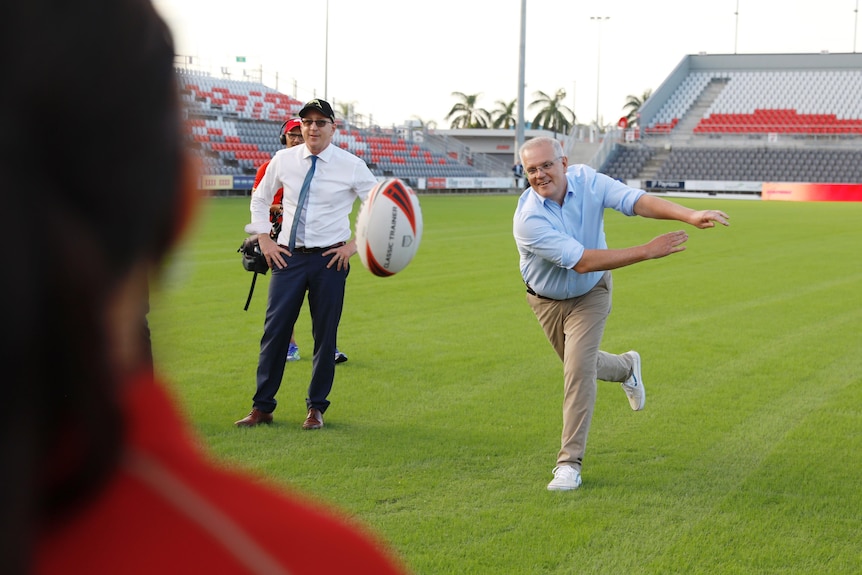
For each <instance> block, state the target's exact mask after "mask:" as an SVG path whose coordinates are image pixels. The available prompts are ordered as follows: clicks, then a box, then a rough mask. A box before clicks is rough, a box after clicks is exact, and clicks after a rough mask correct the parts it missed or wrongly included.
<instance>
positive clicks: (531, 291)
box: [527, 286, 554, 299]
mask: <svg viewBox="0 0 862 575" xmlns="http://www.w3.org/2000/svg"><path fill="white" fill-rule="evenodd" d="M527 293H528V294H530V295H534V296H536V297H537V298H539V299H554V298H550V297H545V296H543V295H539V294H537V293H536V292H535V291H533V288H531V287H530V286H527Z"/></svg>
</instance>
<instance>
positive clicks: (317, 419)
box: [302, 407, 323, 429]
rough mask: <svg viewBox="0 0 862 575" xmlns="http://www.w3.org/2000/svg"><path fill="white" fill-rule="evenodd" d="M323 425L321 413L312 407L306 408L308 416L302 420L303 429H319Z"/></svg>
mask: <svg viewBox="0 0 862 575" xmlns="http://www.w3.org/2000/svg"><path fill="white" fill-rule="evenodd" d="M321 427H323V414H322V413H320V410H319V409H314V408H313V407H312V408H311V409H309V410H308V417H306V418H305V421H304V422H302V428H303V429H320V428H321Z"/></svg>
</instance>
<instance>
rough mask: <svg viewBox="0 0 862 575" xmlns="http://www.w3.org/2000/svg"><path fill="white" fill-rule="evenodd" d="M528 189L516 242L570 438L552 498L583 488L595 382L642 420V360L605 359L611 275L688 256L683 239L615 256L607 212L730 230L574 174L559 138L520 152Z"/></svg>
mask: <svg viewBox="0 0 862 575" xmlns="http://www.w3.org/2000/svg"><path fill="white" fill-rule="evenodd" d="M520 156H521V163H522V164H523V166H524V173H525V174H526V175H527V179H528V181H529V183H530V187H529V188H527V190H526V191H524V193H523V194H521V197H520V199H519V201H518V206H517V208H516V209H515V217H514V222H513V233H514V236H515V243H516V244H517V247H518V252H519V254H520V269H521V275H522V277H523V279H524V283H525V284H526V286H527V303H528V304H529V305H530V307H531V308H532V310H533V313H534V314H535V315H536V318H537V319H538V320H539V324H541V326H542V329H543V330H544V332H545V336H546V337H547V338H548V341H549V342H550V343H551V346H552V347H553V348H554V351H556V352H557V355H558V356H559V357H560V359H561V360H562V361H563V374H564V386H563V394H564V395H563V432H562V440H561V444H562V445H561V448H560V451H559V453H558V454H557V465H556V467H555V468H554V470H553V474H554V479H553V480H552V481H551V482H550V483H549V484H548V489H549V490H551V491H569V490H572V489H577V488H578V487H579V486H580V485H581V464H582V463H583V457H584V453H585V451H586V444H587V433H588V432H589V428H590V422H591V420H592V416H593V408H594V406H595V402H596V388H597V383H596V380H597V379H601V380H603V381H614V382H619V383H620V384H621V385H622V388H623V391H625V393H626V395H627V396H628V400H629V405H630V406H631V408H632V409H633V410H635V411H639V410H641V409H643V407H644V405H645V403H646V391H645V390H644V382H643V377H642V373H641V357H640V354H638V352H636V351H629V352H626V353H623V354H621V355H613V354H610V353H607V352H604V351H600V350H599V346H600V345H601V340H602V334H603V333H604V329H605V323H606V321H607V318H608V315H609V314H610V312H611V293H612V289H613V283H612V280H611V272H610V270H614V269H617V268H621V267H624V266H629V265H632V264H635V263H638V262H642V261H645V260H650V259H655V258H662V257H665V256H668V255H670V254H674V253H677V252H681V251H683V250H684V249H685V246H684V245H683V243H685V241H686V240H688V234H686V232H684V231H675V232H669V233H666V234H662V235H660V236H658V237H656V238H655V239H653V240H652V241H650V242H648V243H646V244H643V245H639V246H633V247H629V248H622V249H609V248H608V245H607V242H606V241H605V232H604V211H605V209H606V208H609V209H613V210H617V211H619V212H621V213H623V214H625V215H627V216H634V215H638V216H642V217H645V218H654V219H660V220H678V221H680V222H684V223H688V224H690V225H692V226H694V227H696V228H701V229H702V228H711V227H714V226H715V223H716V222H718V223H720V224H722V225H725V226H727V225H728V221H727V219H728V216H727V214H725V213H724V212H721V211H719V210H702V211H695V210H692V209H689V208H687V207H684V206H681V205H679V204H675V203H673V202H669V201H667V200H663V199H661V198H656V197H654V196H649V195H647V194H646V193H645V192H644V191H643V190H637V189H634V188H629V187H628V186H626V185H625V184H623V183H621V182H618V181H616V180H614V179H612V178H610V177H608V176H605V175H604V174H600V173H598V172H596V171H595V170H593V169H592V168H590V167H589V166H584V165H572V166H571V167H569V165H568V159H567V158H566V156H565V155H564V154H563V149H562V146H561V145H560V143H559V142H558V141H557V140H555V139H554V138H546V137H541V138H534V139H532V140H528V141H527V142H526V143H524V144H523V146H521V149H520Z"/></svg>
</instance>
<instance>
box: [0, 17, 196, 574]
mask: <svg viewBox="0 0 862 575" xmlns="http://www.w3.org/2000/svg"><path fill="white" fill-rule="evenodd" d="M0 13H2V15H0V69H2V70H3V71H4V76H5V77H6V81H5V82H4V84H5V87H4V88H3V89H2V90H0V117H2V119H0V126H2V129H0V182H2V185H3V187H4V189H3V190H2V194H3V195H2V197H3V201H4V203H5V206H4V208H3V214H4V215H3V218H2V223H3V226H4V231H5V236H6V238H7V240H6V250H7V254H9V256H11V257H9V259H7V262H6V263H7V268H6V270H5V271H4V273H3V274H2V279H0V286H2V287H0V305H2V309H3V326H4V332H3V336H2V338H3V339H2V351H0V354H2V361H3V367H2V369H3V375H2V377H3V380H4V382H5V389H4V392H3V400H2V401H0V485H2V490H0V565H3V570H4V572H5V573H19V572H20V573H23V572H27V571H28V570H29V566H30V564H31V558H30V557H31V553H32V550H33V549H32V546H33V545H34V541H35V538H36V536H37V535H38V533H39V532H40V530H42V529H45V528H47V527H48V526H50V525H51V524H52V523H53V522H55V521H58V520H60V519H61V518H62V517H64V516H65V515H66V514H68V513H72V512H73V511H74V510H75V509H76V508H77V505H78V504H80V503H81V502H83V501H86V500H87V499H88V497H91V496H92V494H93V493H94V492H95V491H96V490H97V488H98V487H99V486H101V485H102V484H103V482H104V481H105V479H106V478H107V477H109V476H110V474H111V472H112V471H113V470H114V469H115V467H116V464H117V461H118V458H119V450H120V445H121V440H122V419H121V415H120V411H119V406H118V394H119V387H120V382H119V381H117V379H118V376H117V374H116V373H115V371H114V370H113V368H112V366H111V364H110V362H109V360H108V357H107V354H106V349H107V344H108V342H107V334H106V327H105V321H104V319H105V318H104V313H105V306H106V303H107V301H108V298H109V297H110V295H111V294H112V290H114V289H116V288H117V286H118V284H119V282H120V281H121V280H123V278H124V277H125V276H126V275H127V274H128V273H129V271H130V270H131V269H132V267H133V265H134V264H135V263H136V262H140V261H142V260H144V259H148V260H151V261H153V262H156V261H159V260H160V259H161V257H162V256H163V255H164V253H165V252H166V250H167V249H168V247H169V246H170V244H171V242H172V240H173V236H174V234H175V233H176V231H177V229H178V226H179V221H178V220H179V218H182V211H183V210H182V209H180V204H181V201H182V200H181V199H180V198H181V196H182V194H181V190H180V188H181V180H182V171H183V166H184V164H183V152H182V135H181V129H180V127H181V126H180V122H181V118H180V109H179V100H178V97H177V91H176V77H175V73H174V70H173V57H174V51H173V45H172V41H171V37H170V32H169V30H168V29H167V27H166V26H165V24H164V22H163V21H162V20H161V19H160V18H159V16H158V15H157V14H156V12H155V10H154V9H153V7H152V5H151V4H150V2H149V0H76V1H74V2H69V1H68V0H5V1H4V3H3V7H2V9H0Z"/></svg>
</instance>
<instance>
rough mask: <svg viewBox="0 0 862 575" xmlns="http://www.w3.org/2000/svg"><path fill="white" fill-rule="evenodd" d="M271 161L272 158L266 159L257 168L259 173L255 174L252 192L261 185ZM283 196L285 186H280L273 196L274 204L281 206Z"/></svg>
mask: <svg viewBox="0 0 862 575" xmlns="http://www.w3.org/2000/svg"><path fill="white" fill-rule="evenodd" d="M269 162H270V160H267V161H265V162H264V163H262V164H261V165H260V167H259V168H258V169H257V174H255V176H254V186H252V188H251V193H252V194H253V193H254V191H255V190H256V189H257V186H258V185H260V181H261V180H262V179H263V175H264V174H266V167H267V166H268V165H269ZM283 197H284V188H278V190H277V191H276V192H275V196H274V197H273V198H272V205H273V206H280V205H281V200H282V198H283ZM279 219H281V218H279ZM273 223H275V222H273Z"/></svg>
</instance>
